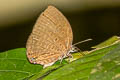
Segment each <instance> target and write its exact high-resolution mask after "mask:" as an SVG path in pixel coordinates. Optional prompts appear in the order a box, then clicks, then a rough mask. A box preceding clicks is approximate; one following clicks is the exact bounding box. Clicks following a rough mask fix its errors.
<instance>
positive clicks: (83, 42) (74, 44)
mask: <svg viewBox="0 0 120 80" xmlns="http://www.w3.org/2000/svg"><path fill="white" fill-rule="evenodd" d="M91 40H92V39H86V40H84V41H80V42H77V43H75V44H73V46H75V45H78V44H81V43H84V42H87V41H91Z"/></svg>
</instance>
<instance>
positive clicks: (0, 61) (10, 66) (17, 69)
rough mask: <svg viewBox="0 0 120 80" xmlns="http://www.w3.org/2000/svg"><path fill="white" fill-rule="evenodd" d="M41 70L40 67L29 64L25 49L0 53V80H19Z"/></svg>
mask: <svg viewBox="0 0 120 80" xmlns="http://www.w3.org/2000/svg"><path fill="white" fill-rule="evenodd" d="M40 70H42V66H41V65H35V64H30V63H29V62H28V60H27V57H26V49H25V48H19V49H14V50H9V51H6V52H3V53H0V80H9V79H10V80H20V79H24V78H26V77H30V76H32V75H34V74H36V73H38V72H39V71H40Z"/></svg>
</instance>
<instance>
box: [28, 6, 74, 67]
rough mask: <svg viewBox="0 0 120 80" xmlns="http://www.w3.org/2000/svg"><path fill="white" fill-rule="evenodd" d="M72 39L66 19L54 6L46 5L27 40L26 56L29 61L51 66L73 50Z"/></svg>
mask: <svg viewBox="0 0 120 80" xmlns="http://www.w3.org/2000/svg"><path fill="white" fill-rule="evenodd" d="M72 41H73V33H72V29H71V26H70V24H69V22H68V20H67V19H66V18H65V16H64V15H63V14H62V13H61V12H60V11H59V10H58V9H56V8H55V7H54V6H48V8H47V9H46V10H45V11H44V12H42V13H41V15H40V16H39V18H38V19H37V21H36V24H35V25H34V27H33V30H32V33H31V34H30V36H29V38H28V40H27V44H26V48H27V57H28V59H29V61H30V62H31V63H34V64H41V65H43V66H44V67H47V66H51V65H52V64H54V63H55V62H56V61H57V60H62V59H63V58H65V57H67V56H68V55H69V53H70V52H74V50H75V49H74V48H75V47H74V46H73V45H72Z"/></svg>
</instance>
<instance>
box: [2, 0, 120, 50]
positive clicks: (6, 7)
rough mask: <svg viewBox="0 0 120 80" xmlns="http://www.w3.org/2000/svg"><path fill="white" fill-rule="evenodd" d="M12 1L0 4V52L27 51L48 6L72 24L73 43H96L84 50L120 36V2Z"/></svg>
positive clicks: (84, 48) (85, 0)
mask: <svg viewBox="0 0 120 80" xmlns="http://www.w3.org/2000/svg"><path fill="white" fill-rule="evenodd" d="M12 1H13V2H14V5H13V2H8V3H6V2H2V3H0V4H2V7H0V52H2V51H6V50H10V49H14V48H21V47H24V48H25V45H26V41H27V38H28V36H29V34H30V32H31V31H32V27H33V25H34V24H35V21H36V19H37V17H38V16H39V14H40V13H41V12H42V11H43V10H45V9H46V8H47V6H48V5H49V4H53V5H55V6H56V7H57V8H58V9H59V10H60V11H61V12H62V13H63V14H64V15H65V16H66V17H67V19H68V20H69V22H70V24H71V26H72V29H73V33H74V41H73V43H76V42H79V41H83V40H85V39H88V38H92V39H93V40H92V41H89V42H85V43H82V44H79V45H77V46H78V47H79V48H80V49H81V50H88V49H90V47H91V46H94V45H97V44H99V43H101V42H103V41H104V40H106V39H108V38H110V37H112V36H114V35H118V36H119V35H120V3H119V1H118V2H117V1H115V0H106V1H105V2H104V1H100V2H99V0H98V1H97V0H96V1H95V0H90V1H91V2H87V0H84V1H82V0H78V1H76V2H75V0H69V1H64V0H61V2H59V1H60V0H56V1H54V0H53V1H51V2H50V1H49V2H48V0H44V1H42V0H39V2H35V1H34V0H33V2H27V1H25V2H24V1H21V2H17V1H15V0H12ZM73 1H74V2H73ZM81 1H82V2H81ZM110 1H113V2H110ZM11 6H12V7H11Z"/></svg>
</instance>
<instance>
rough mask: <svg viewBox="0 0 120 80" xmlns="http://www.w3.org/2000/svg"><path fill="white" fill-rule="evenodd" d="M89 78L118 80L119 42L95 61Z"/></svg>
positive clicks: (94, 79)
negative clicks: (95, 63)
mask: <svg viewBox="0 0 120 80" xmlns="http://www.w3.org/2000/svg"><path fill="white" fill-rule="evenodd" d="M90 80H120V44H119V45H118V47H117V48H115V49H114V50H112V51H110V52H108V53H107V54H106V55H105V56H104V57H103V58H102V59H101V60H100V61H99V62H98V63H97V65H96V67H95V68H94V69H92V71H91V75H90Z"/></svg>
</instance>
